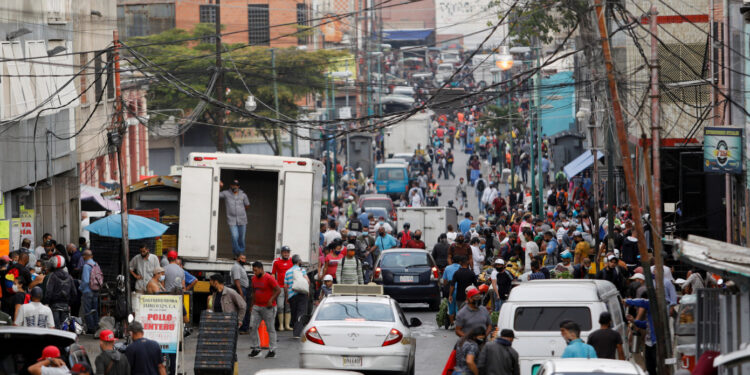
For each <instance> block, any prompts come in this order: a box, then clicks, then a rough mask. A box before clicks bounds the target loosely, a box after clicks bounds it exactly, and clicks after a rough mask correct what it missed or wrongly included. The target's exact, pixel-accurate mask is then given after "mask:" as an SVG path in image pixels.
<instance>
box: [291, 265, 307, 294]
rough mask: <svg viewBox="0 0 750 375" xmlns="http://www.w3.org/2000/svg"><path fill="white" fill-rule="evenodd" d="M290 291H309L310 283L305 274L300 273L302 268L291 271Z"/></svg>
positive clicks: (304, 292)
mask: <svg viewBox="0 0 750 375" xmlns="http://www.w3.org/2000/svg"><path fill="white" fill-rule="evenodd" d="M292 291H294V292H295V293H302V294H309V293H310V284H309V283H308V282H307V279H305V275H303V274H302V270H300V269H295V270H294V271H292Z"/></svg>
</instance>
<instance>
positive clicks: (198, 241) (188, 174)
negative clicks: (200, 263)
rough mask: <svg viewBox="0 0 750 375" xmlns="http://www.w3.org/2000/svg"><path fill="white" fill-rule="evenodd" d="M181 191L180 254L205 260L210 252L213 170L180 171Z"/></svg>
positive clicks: (189, 169) (190, 168)
mask: <svg viewBox="0 0 750 375" xmlns="http://www.w3.org/2000/svg"><path fill="white" fill-rule="evenodd" d="M182 171H183V172H182V188H181V191H180V230H179V242H178V243H179V249H178V250H179V253H180V255H181V256H184V257H188V258H203V259H208V257H209V250H210V248H211V216H212V215H215V214H216V213H215V212H212V208H211V202H212V196H213V191H212V188H211V187H212V186H213V181H212V180H213V168H211V167H188V166H185V167H184V168H183V169H182Z"/></svg>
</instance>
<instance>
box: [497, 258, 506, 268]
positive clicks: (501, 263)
mask: <svg viewBox="0 0 750 375" xmlns="http://www.w3.org/2000/svg"><path fill="white" fill-rule="evenodd" d="M495 264H499V265H501V266H504V265H505V261H504V260H502V259H501V258H497V259H495Z"/></svg>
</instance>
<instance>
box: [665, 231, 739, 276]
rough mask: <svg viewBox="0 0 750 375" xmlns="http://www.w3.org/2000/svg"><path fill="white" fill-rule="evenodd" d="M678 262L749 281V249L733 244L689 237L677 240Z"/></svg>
mask: <svg viewBox="0 0 750 375" xmlns="http://www.w3.org/2000/svg"><path fill="white" fill-rule="evenodd" d="M677 243H678V247H677V251H678V252H679V254H680V260H684V261H686V262H688V263H690V264H693V265H695V266H698V267H700V268H703V269H705V270H707V271H709V272H711V273H715V274H717V275H721V276H722V277H735V278H740V279H742V278H744V279H745V280H750V257H748V256H747V254H748V253H749V252H750V249H748V248H746V247H742V246H737V245H734V244H730V243H726V242H722V241H716V240H712V239H709V238H705V237H699V236H694V235H690V236H688V239H687V241H686V240H678V242H677Z"/></svg>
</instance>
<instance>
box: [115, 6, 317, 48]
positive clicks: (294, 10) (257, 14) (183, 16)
mask: <svg viewBox="0 0 750 375" xmlns="http://www.w3.org/2000/svg"><path fill="white" fill-rule="evenodd" d="M308 3H309V0H224V1H221V24H222V25H224V29H223V30H222V32H223V33H226V34H227V35H225V36H224V37H223V38H222V39H223V41H224V42H225V43H245V44H247V43H250V44H251V45H259V46H271V47H280V48H284V47H294V46H299V45H307V43H308V39H309V38H308V36H307V35H301V34H295V33H297V32H298V31H300V30H299V28H298V27H297V26H295V25H294V24H295V23H296V24H298V25H300V26H304V25H306V24H307V20H309V19H310V18H311V16H310V11H309V9H310V7H309V4H308ZM215 7H216V5H215V4H214V1H213V0H145V1H144V0H118V1H117V18H118V28H119V30H120V32H121V33H122V35H123V38H128V37H134V36H145V35H152V34H157V33H160V32H162V31H166V30H169V29H173V28H175V27H176V28H178V29H184V30H193V28H194V27H195V25H196V24H198V23H215V22H216V11H215Z"/></svg>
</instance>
